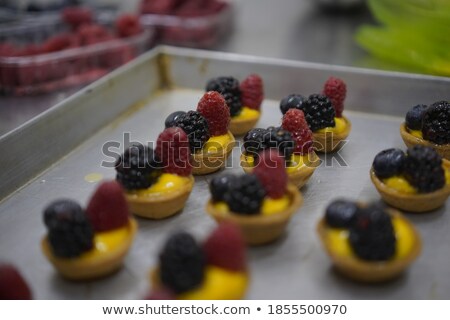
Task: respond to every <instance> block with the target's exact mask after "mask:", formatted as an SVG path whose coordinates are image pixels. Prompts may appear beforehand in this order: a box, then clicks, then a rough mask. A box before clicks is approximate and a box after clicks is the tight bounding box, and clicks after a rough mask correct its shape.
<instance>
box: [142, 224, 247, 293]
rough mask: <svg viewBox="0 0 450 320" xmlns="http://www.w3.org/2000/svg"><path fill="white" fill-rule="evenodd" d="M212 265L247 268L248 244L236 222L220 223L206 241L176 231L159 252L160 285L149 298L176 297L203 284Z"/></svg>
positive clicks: (241, 269)
mask: <svg viewBox="0 0 450 320" xmlns="http://www.w3.org/2000/svg"><path fill="white" fill-rule="evenodd" d="M209 267H215V268H221V269H224V270H227V271H229V272H246V270H247V257H246V246H245V243H244V239H243V236H242V234H241V231H240V230H239V228H238V227H237V226H235V225H234V224H231V223H221V224H219V226H218V227H217V228H216V229H215V230H214V231H213V232H212V233H211V234H210V235H209V237H208V238H207V239H206V241H205V242H204V243H203V244H198V243H197V241H196V240H195V239H194V237H192V236H191V235H190V234H188V233H186V232H179V233H176V234H173V235H172V236H171V237H170V238H169V239H168V240H167V242H166V243H165V245H164V248H163V250H162V251H161V253H160V255H159V267H158V277H159V280H160V283H161V286H159V287H156V288H153V291H152V292H151V293H150V294H149V295H148V296H147V297H146V299H150V300H169V299H176V298H177V295H179V294H182V293H186V292H188V291H191V290H194V289H196V288H198V287H200V286H202V284H203V283H204V281H205V278H206V277H205V274H206V272H207V271H208V270H207V269H208V268H209ZM223 290H226V287H225V288H223Z"/></svg>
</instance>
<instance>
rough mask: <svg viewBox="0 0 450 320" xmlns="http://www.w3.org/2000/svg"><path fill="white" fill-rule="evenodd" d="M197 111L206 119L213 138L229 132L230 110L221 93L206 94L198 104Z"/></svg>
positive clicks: (210, 92)
mask: <svg viewBox="0 0 450 320" xmlns="http://www.w3.org/2000/svg"><path fill="white" fill-rule="evenodd" d="M197 111H198V112H200V113H201V114H202V116H203V117H205V119H206V121H207V122H208V128H209V132H210V134H211V135H212V136H220V135H223V134H226V133H227V132H228V126H229V124H230V109H229V108H228V107H227V104H226V102H225V99H224V98H223V97H222V95H221V94H220V93H218V92H216V91H209V92H207V93H205V94H204V95H203V97H202V98H201V99H200V101H199V103H198V106H197Z"/></svg>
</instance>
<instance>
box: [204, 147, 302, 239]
mask: <svg viewBox="0 0 450 320" xmlns="http://www.w3.org/2000/svg"><path fill="white" fill-rule="evenodd" d="M210 191H211V199H210V200H209V201H208V203H207V205H206V212H208V213H209V214H210V215H211V216H212V217H213V218H214V219H215V220H216V221H218V222H222V221H230V222H233V223H235V224H237V225H238V226H239V227H240V228H241V230H242V233H243V234H244V239H245V242H246V243H247V244H250V245H260V244H266V243H269V242H272V241H274V240H276V239H277V238H279V237H280V236H281V235H282V234H283V232H284V231H285V229H286V226H287V224H288V222H289V221H290V219H291V216H292V215H293V214H294V213H295V212H296V211H297V209H298V208H299V207H300V206H301V204H302V201H303V199H302V196H301V194H300V192H299V191H298V189H297V187H296V186H294V185H292V184H289V183H288V177H287V173H286V169H285V161H284V158H283V157H282V156H281V155H279V153H278V152H277V151H276V150H264V151H262V153H261V154H260V155H259V162H258V164H257V165H256V167H255V168H254V170H253V171H252V173H251V174H244V175H241V176H234V175H223V176H219V177H215V178H214V179H213V180H212V181H211V183H210Z"/></svg>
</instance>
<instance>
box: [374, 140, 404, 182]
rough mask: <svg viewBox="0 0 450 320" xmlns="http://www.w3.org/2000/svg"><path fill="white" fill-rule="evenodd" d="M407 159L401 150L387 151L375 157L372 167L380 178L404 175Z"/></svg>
mask: <svg viewBox="0 0 450 320" xmlns="http://www.w3.org/2000/svg"><path fill="white" fill-rule="evenodd" d="M405 158H406V156H405V153H404V152H403V151H402V150H400V149H394V148H392V149H386V150H383V151H381V152H379V153H378V154H377V155H376V156H375V159H374V160H373V164H372V167H373V170H374V171H375V174H376V175H377V177H378V178H380V179H385V178H389V177H392V176H395V175H397V174H401V173H402V170H403V165H404V163H405Z"/></svg>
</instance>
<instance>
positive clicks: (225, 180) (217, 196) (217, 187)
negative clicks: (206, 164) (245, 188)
mask: <svg viewBox="0 0 450 320" xmlns="http://www.w3.org/2000/svg"><path fill="white" fill-rule="evenodd" d="M235 179H237V177H236V176H234V175H231V174H223V175H221V176H217V177H214V178H213V179H212V180H211V182H210V184H209V191H210V192H211V196H212V199H213V201H223V200H224V195H225V193H227V192H228V191H229V190H230V185H231V181H233V180H235Z"/></svg>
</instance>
